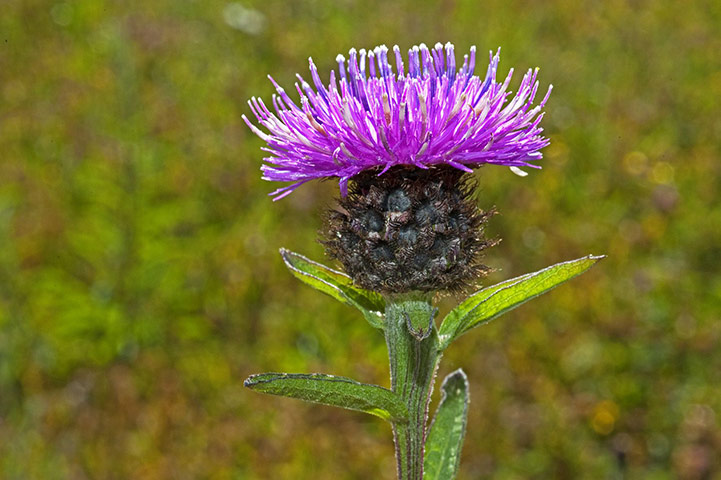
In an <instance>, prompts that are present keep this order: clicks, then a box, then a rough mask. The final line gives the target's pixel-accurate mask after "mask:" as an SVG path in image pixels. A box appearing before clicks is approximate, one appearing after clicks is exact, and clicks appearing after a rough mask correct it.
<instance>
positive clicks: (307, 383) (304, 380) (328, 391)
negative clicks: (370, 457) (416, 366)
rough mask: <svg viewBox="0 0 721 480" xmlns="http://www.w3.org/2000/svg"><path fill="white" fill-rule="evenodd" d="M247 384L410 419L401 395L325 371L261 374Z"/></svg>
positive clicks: (394, 418)
mask: <svg viewBox="0 0 721 480" xmlns="http://www.w3.org/2000/svg"><path fill="white" fill-rule="evenodd" d="M244 385H245V386H246V387H248V388H250V389H252V390H256V391H258V392H263V393H269V394H271V395H280V396H283V397H291V398H298V399H300V400H305V401H307V402H311V403H320V404H322V405H330V406H332V407H341V408H346V409H348V410H356V411H359V412H366V413H370V414H371V415H375V416H377V417H380V418H382V419H384V420H388V421H391V422H407V421H408V410H407V409H406V406H405V404H404V403H403V401H402V400H401V399H400V397H399V396H398V395H396V394H395V393H393V392H391V391H390V390H388V389H386V388H383V387H380V386H378V385H368V384H366V383H360V382H356V381H355V380H351V379H350V378H345V377H337V376H335V375H325V374H322V373H260V374H258V375H251V376H250V377H248V379H247V380H246V381H245V383H244Z"/></svg>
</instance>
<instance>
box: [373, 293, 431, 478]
mask: <svg viewBox="0 0 721 480" xmlns="http://www.w3.org/2000/svg"><path fill="white" fill-rule="evenodd" d="M387 300H388V301H387V307H386V326H385V335H386V344H387V345H388V356H389V358H390V371H391V390H393V391H394V392H396V393H398V394H399V395H400V396H401V398H403V400H404V402H405V403H406V406H407V407H408V413H409V421H408V423H402V424H401V423H394V424H393V438H394V440H395V447H396V461H397V466H398V478H399V480H422V478H423V454H424V447H425V440H426V427H427V424H428V403H429V401H430V398H431V392H432V391H433V382H434V380H435V375H436V368H437V367H438V362H439V360H440V357H441V352H440V350H439V348H438V333H437V331H436V327H435V324H434V322H433V316H434V315H435V309H434V308H433V307H432V306H431V304H430V301H429V300H430V299H429V298H428V297H426V296H419V295H405V296H394V297H391V298H388V299H387Z"/></svg>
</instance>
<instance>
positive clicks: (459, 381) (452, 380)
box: [441, 368, 468, 390]
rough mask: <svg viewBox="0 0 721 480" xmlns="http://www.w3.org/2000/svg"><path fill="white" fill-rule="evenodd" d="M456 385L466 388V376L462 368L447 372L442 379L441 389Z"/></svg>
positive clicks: (454, 387)
mask: <svg viewBox="0 0 721 480" xmlns="http://www.w3.org/2000/svg"><path fill="white" fill-rule="evenodd" d="M458 387H461V388H464V389H468V376H467V375H466V372H464V371H463V369H462V368H459V369H458V370H456V371H454V372H451V373H449V374H448V375H447V376H446V378H444V379H443V385H441V388H442V389H443V390H451V389H456V388H458Z"/></svg>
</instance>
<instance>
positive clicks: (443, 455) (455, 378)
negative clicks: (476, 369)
mask: <svg viewBox="0 0 721 480" xmlns="http://www.w3.org/2000/svg"><path fill="white" fill-rule="evenodd" d="M441 391H442V393H443V396H442V397H441V403H440V405H438V410H436V416H435V417H434V418H433V423H432V424H431V428H430V431H429V433H428V439H427V440H426V457H425V460H424V462H423V479H424V480H452V479H454V478H456V474H457V473H458V465H459V464H460V461H461V450H462V449H463V438H464V437H465V435H466V418H467V417H468V400H469V399H468V379H467V378H466V374H465V373H463V370H460V369H458V370H456V371H455V372H453V373H451V374H450V375H448V376H447V377H446V378H445V380H443V386H442V387H441Z"/></svg>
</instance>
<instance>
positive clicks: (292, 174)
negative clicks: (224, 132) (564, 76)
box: [243, 43, 551, 293]
mask: <svg viewBox="0 0 721 480" xmlns="http://www.w3.org/2000/svg"><path fill="white" fill-rule="evenodd" d="M388 53H389V51H388V48H386V47H385V46H380V47H376V48H375V49H373V50H372V51H368V52H366V51H365V50H362V49H361V50H359V51H356V50H355V49H351V50H350V52H349V59H348V61H346V59H345V58H344V57H343V56H342V55H338V57H337V58H336V60H337V61H338V77H336V73H335V72H334V71H331V73H330V81H329V83H328V86H327V87H326V86H325V85H324V84H323V83H322V81H321V79H320V75H319V73H318V69H317V68H316V67H315V65H314V63H313V61H312V60H310V72H311V77H312V80H313V85H314V86H315V89H314V88H312V87H311V85H310V84H309V83H308V82H306V81H305V80H303V78H302V77H301V76H300V75H298V83H296V84H295V86H296V90H297V92H298V94H299V95H300V106H299V105H297V104H296V103H295V102H294V101H293V100H292V99H291V98H290V97H289V96H288V94H287V93H286V92H285V90H284V89H283V88H281V87H280V86H279V85H278V84H277V83H276V82H275V81H274V80H273V79H272V78H271V82H273V85H275V88H276V90H277V95H273V109H274V112H273V111H271V110H270V109H269V108H268V107H267V106H266V105H265V104H264V103H263V101H262V100H260V99H258V98H255V97H253V98H252V99H251V100H250V101H249V102H248V103H249V105H250V108H251V110H252V111H253V113H254V114H255V116H256V118H257V122H258V124H259V125H260V128H259V127H258V126H256V125H254V124H253V123H252V122H250V121H249V120H248V119H247V118H246V117H245V116H243V119H244V120H245V122H246V123H247V124H248V126H249V127H250V128H251V130H252V131H253V132H254V133H255V134H257V135H258V136H259V137H260V138H261V139H263V140H264V141H265V142H266V143H267V146H266V147H264V150H265V151H267V152H268V153H270V156H269V157H267V158H265V161H266V164H265V165H263V166H262V167H261V169H262V171H263V178H264V179H266V180H272V181H281V182H291V183H290V185H286V186H284V187H281V188H279V189H277V190H276V191H275V192H273V193H272V195H274V196H275V199H279V198H282V197H284V196H285V195H288V194H289V193H291V192H292V191H293V190H294V189H296V188H297V187H299V186H300V185H302V184H304V183H305V182H308V181H310V180H313V179H319V178H331V177H334V178H338V179H339V183H340V191H341V199H340V204H341V206H342V207H343V211H332V212H330V213H329V214H328V215H327V221H326V228H325V232H324V234H323V237H324V238H323V243H324V244H325V245H326V248H327V251H328V253H329V254H330V255H331V256H332V257H334V258H337V259H338V260H340V262H341V263H342V264H343V265H344V267H345V269H346V271H347V272H348V274H349V275H350V276H351V277H352V278H353V280H354V281H355V282H356V283H357V284H358V285H360V286H362V287H364V288H368V289H373V290H378V291H382V292H388V293H400V292H407V291H433V290H442V289H457V288H459V287H461V286H463V285H465V284H467V283H468V282H469V280H470V279H472V278H474V277H475V276H477V275H478V274H479V273H481V272H483V271H484V270H485V267H483V266H482V265H480V264H478V254H479V252H480V251H481V250H483V249H484V248H486V247H487V246H489V245H490V244H491V243H489V242H487V241H485V240H484V239H483V237H482V229H483V228H482V227H483V224H484V223H485V220H486V219H487V217H488V216H489V215H490V214H489V213H484V212H482V211H480V210H479V209H478V207H477V206H476V205H475V203H474V202H473V201H471V200H470V199H469V195H470V193H471V190H472V188H471V186H470V184H469V181H468V180H467V178H466V177H465V176H464V173H470V172H472V171H473V169H474V168H476V167H479V166H481V165H484V164H494V165H504V166H508V167H512V168H514V169H515V168H517V167H524V166H526V167H538V165H536V164H535V163H534V162H536V161H537V160H539V159H540V158H541V153H540V149H541V148H543V147H545V146H546V145H548V139H546V138H545V137H543V136H542V128H541V127H540V126H539V124H540V121H541V119H542V118H543V112H542V108H543V106H544V105H545V103H546V100H547V98H548V95H549V94H550V91H551V88H549V89H548V93H547V94H546V95H545V97H544V98H543V99H542V100H541V102H540V103H538V104H537V105H535V106H534V99H535V97H536V94H537V92H538V86H539V84H538V82H537V80H536V77H537V73H538V70H537V69H536V70H529V71H528V72H527V73H526V74H525V76H524V77H523V80H522V81H521V85H520V87H519V89H518V91H517V92H516V94H515V95H511V93H510V92H509V91H508V86H509V83H510V81H511V77H512V75H513V70H511V71H510V72H509V73H508V75H507V77H506V78H505V80H504V81H503V83H498V82H497V81H496V72H497V70H498V62H499V53H498V52H497V53H496V54H495V55H494V54H493V53H491V55H490V63H489V65H488V69H487V71H486V74H485V76H484V77H483V78H481V77H479V76H476V75H475V74H474V72H475V64H476V58H475V57H476V50H475V47H472V48H471V50H470V54H469V55H464V57H463V64H462V65H461V67H460V68H457V67H456V59H455V55H454V51H453V45H452V44H450V43H447V44H446V45H445V47H444V46H443V45H441V44H440V43H438V44H436V46H435V48H434V49H432V50H431V49H428V48H427V47H426V46H425V45H423V44H421V45H420V46H414V47H413V48H411V49H410V50H409V51H408V59H407V60H408V66H407V70H406V67H405V65H404V62H403V58H402V55H401V53H400V49H399V48H398V46H395V47H393V54H394V57H395V66H396V68H395V72H394V71H393V68H392V67H391V65H390V63H389V61H388ZM262 129H265V130H266V131H263V130H262ZM266 132H267V133H266ZM349 192H350V194H349Z"/></svg>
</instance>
